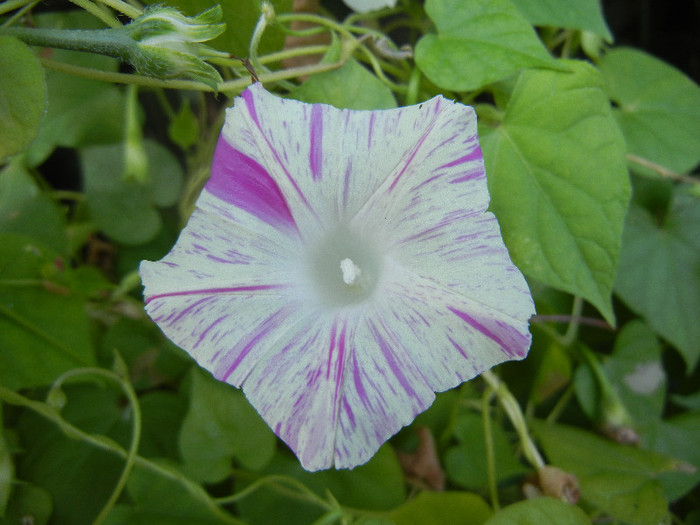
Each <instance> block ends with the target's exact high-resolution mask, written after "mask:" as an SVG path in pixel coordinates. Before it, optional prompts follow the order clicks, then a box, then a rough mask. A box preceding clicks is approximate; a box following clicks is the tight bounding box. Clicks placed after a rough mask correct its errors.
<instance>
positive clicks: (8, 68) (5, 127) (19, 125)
mask: <svg viewBox="0 0 700 525" xmlns="http://www.w3.org/2000/svg"><path fill="white" fill-rule="evenodd" d="M45 107H46V88H45V85H44V70H43V69H42V67H41V65H40V64H39V60H38V59H37V58H36V57H35V56H34V54H33V53H32V52H31V51H30V50H29V48H28V47H27V46H25V45H24V44H23V43H22V42H20V41H19V40H16V39H14V38H12V37H7V36H0V161H3V160H4V159H6V158H7V157H9V156H11V155H15V154H16V153H19V152H20V151H22V150H23V149H25V148H26V147H27V146H28V145H29V143H30V142H31V141H32V140H33V139H34V137H36V135H37V133H38V132H39V126H40V124H41V119H42V118H43V116H44V108H45Z"/></svg>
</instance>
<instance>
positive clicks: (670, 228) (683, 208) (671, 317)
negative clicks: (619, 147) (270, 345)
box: [615, 189, 700, 370]
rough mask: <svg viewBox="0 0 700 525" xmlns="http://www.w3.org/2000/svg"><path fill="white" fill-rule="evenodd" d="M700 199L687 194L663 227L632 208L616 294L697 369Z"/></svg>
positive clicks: (677, 195)
mask: <svg viewBox="0 0 700 525" xmlns="http://www.w3.org/2000/svg"><path fill="white" fill-rule="evenodd" d="M698 231H700V200H698V199H696V198H693V197H691V196H689V195H687V194H685V193H683V190H682V189H678V190H676V192H675V196H674V199H673V202H672V204H671V209H670V210H669V212H668V214H667V216H666V217H665V219H664V220H663V223H662V224H661V225H659V224H658V222H657V220H656V219H655V217H653V216H652V215H651V214H650V213H649V212H647V211H646V210H644V209H643V208H641V207H639V206H636V205H632V206H631V207H630V210H629V214H628V216H627V223H626V225H625V235H624V238H623V245H622V254H621V257H620V271H619V274H618V278H617V281H616V283H615V291H616V292H617V294H618V295H619V296H620V298H621V299H622V300H623V301H624V302H625V303H626V304H627V305H628V306H629V307H630V308H631V309H632V310H634V311H635V312H637V313H639V314H640V315H642V316H643V317H644V318H645V319H646V321H647V323H648V324H649V326H651V327H652V328H653V329H654V330H655V331H656V332H657V333H658V334H659V335H661V336H662V337H664V338H665V339H667V340H668V341H669V342H670V343H672V344H673V345H674V346H675V347H676V348H678V350H679V352H680V353H681V355H682V356H683V358H684V359H685V362H686V365H687V366H688V369H689V370H692V369H693V368H694V367H695V365H696V364H697V363H698V359H699V358H700V323H698V312H700V274H699V273H698V268H700V236H699V235H698Z"/></svg>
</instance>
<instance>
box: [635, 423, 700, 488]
mask: <svg viewBox="0 0 700 525" xmlns="http://www.w3.org/2000/svg"><path fill="white" fill-rule="evenodd" d="M698 428H700V411H695V412H688V413H685V414H679V415H677V416H673V417H671V418H669V419H667V420H664V421H660V422H659V423H658V424H657V425H656V426H655V427H654V428H653V429H652V431H650V432H649V433H648V434H647V435H646V436H644V440H643V443H644V445H645V446H647V447H649V448H651V449H652V450H655V451H656V452H659V453H661V454H666V455H669V456H672V457H674V458H678V459H681V460H683V461H685V462H686V463H687V466H686V468H684V469H682V470H683V471H682V472H662V473H661V474H660V476H659V480H660V481H661V484H662V485H663V487H664V489H665V491H666V495H667V496H668V498H669V500H671V501H676V500H678V499H680V498H681V497H683V496H684V495H685V494H687V493H688V492H690V491H691V490H693V488H695V487H696V486H697V484H698V483H700V448H698V443H697V440H696V439H694V438H693V437H691V436H697V433H698V431H697V429H698Z"/></svg>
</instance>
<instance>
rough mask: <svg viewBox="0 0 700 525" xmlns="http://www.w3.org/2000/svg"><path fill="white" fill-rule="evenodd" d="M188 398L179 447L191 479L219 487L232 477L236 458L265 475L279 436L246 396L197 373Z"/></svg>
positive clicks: (191, 377)
mask: <svg viewBox="0 0 700 525" xmlns="http://www.w3.org/2000/svg"><path fill="white" fill-rule="evenodd" d="M188 397H189V399H190V405H189V408H188V411H187V414H186V416H185V418H184V420H183V421H182V431H181V432H180V440H179V446H180V451H181V454H182V459H183V462H184V469H185V471H186V472H187V473H188V475H189V476H191V477H192V478H193V479H196V480H198V481H205V482H207V483H215V482H217V481H221V480H222V479H224V478H226V477H227V476H228V475H229V474H230V472H231V463H232V461H233V459H234V458H236V459H237V460H238V461H240V462H241V463H242V465H243V466H244V467H245V468H247V469H251V470H260V469H261V468H263V467H264V466H265V465H267V464H268V463H269V462H270V460H271V459H272V455H273V454H274V450H275V437H274V434H272V431H271V430H270V429H269V428H268V427H267V425H265V423H264V422H263V421H262V419H260V416H258V414H257V412H255V410H254V409H253V408H252V407H251V406H250V405H249V404H248V403H247V402H246V400H245V398H244V397H243V394H242V393H241V391H240V390H236V389H234V388H232V387H230V386H227V385H225V384H223V383H220V382H219V381H216V380H215V379H214V378H213V377H211V376H210V375H209V374H207V373H206V372H204V371H202V370H201V369H199V368H193V369H192V371H191V373H190V377H189V395H188Z"/></svg>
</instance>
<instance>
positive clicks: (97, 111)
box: [26, 9, 124, 166]
mask: <svg viewBox="0 0 700 525" xmlns="http://www.w3.org/2000/svg"><path fill="white" fill-rule="evenodd" d="M34 20H35V22H36V24H37V26H38V27H46V28H72V27H80V28H83V29H94V28H100V27H102V25H101V22H100V21H99V20H98V19H97V18H95V17H94V16H93V15H91V14H89V13H87V12H86V11H84V10H82V9H78V10H72V11H61V12H55V13H42V14H39V15H37V16H35V17H34ZM51 59H53V60H56V61H58V62H65V63H67V64H72V65H76V66H82V67H86V68H93V69H97V70H100V71H115V72H116V71H118V69H119V61H118V60H116V59H114V58H109V57H105V56H102V55H97V54H93V53H76V52H74V51H65V50H61V49H52V50H51ZM46 90H47V94H48V106H47V110H46V116H45V117H44V121H43V123H42V126H41V130H40V131H39V136H38V137H37V138H36V140H35V141H34V142H33V143H32V145H31V146H30V148H29V149H28V150H27V154H26V157H27V162H28V164H29V165H31V166H37V165H39V164H41V163H42V162H43V161H44V160H46V158H47V157H48V156H49V155H50V154H51V152H52V151H53V150H54V148H56V147H57V146H63V147H68V148H72V147H78V146H88V145H95V144H108V143H111V142H116V141H120V140H121V139H122V137H123V126H124V94H123V91H122V90H120V89H119V88H118V87H117V86H115V85H113V84H110V83H107V82H101V81H98V80H93V79H89V78H83V77H77V76H74V75H67V74H65V73H60V72H57V71H51V70H47V72H46Z"/></svg>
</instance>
